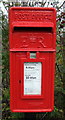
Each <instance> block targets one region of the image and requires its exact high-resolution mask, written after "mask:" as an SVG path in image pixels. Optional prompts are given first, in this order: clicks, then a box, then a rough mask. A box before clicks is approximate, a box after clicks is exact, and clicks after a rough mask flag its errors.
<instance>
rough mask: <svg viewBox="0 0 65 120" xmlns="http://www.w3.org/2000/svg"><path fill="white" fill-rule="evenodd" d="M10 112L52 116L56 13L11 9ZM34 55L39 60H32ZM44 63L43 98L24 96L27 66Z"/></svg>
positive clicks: (20, 8)
mask: <svg viewBox="0 0 65 120" xmlns="http://www.w3.org/2000/svg"><path fill="white" fill-rule="evenodd" d="M9 24H10V32H9V42H10V109H11V111H12V112H51V111H52V110H53V108H54V72H55V52H56V10H55V9H54V8H36V7H35V8H33V7H29V8H28V7H26V8H25V7H12V8H10V11H9ZM31 52H35V53H36V58H34V59H33V58H30V53H31ZM25 62H32V63H33V62H41V63H42V70H41V76H42V77H41V83H42V84H41V95H25V94H24V63H25Z"/></svg>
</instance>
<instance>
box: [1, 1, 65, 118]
mask: <svg viewBox="0 0 65 120" xmlns="http://www.w3.org/2000/svg"><path fill="white" fill-rule="evenodd" d="M63 4H64V3H63ZM63 4H62V5H61V6H58V1H55V0H53V1H52V2H51V1H49V2H48V3H46V1H45V2H44V4H43V3H41V4H40V6H42V7H44V6H45V5H46V6H47V7H48V6H49V5H52V6H53V7H55V8H56V10H57V40H56V41H57V42H56V46H57V48H56V73H55V76H56V78H55V107H54V111H53V112H51V113H47V115H46V116H44V115H45V113H42V114H41V113H37V114H36V116H37V117H36V118H37V120H38V119H41V118H42V119H43V117H42V116H44V118H45V120H52V119H53V120H56V119H57V120H64V119H65V110H64V105H65V104H63V103H64V101H63V100H64V99H65V98H64V97H65V88H64V87H65V83H64V77H63V76H64V74H65V67H64V66H65V65H64V64H65V62H64V56H65V55H64V49H65V42H64V39H65V38H64V36H63V33H64V25H65V21H64V15H65V13H64V12H63V9H62V7H63ZM3 5H4V7H5V9H6V10H7V12H8V9H9V7H12V6H25V5H26V6H27V4H25V3H23V4H22V3H21V2H18V3H14V2H11V3H10V2H3ZM29 6H31V4H29ZM33 6H36V5H33ZM8 28H9V26H8V16H7V15H4V13H2V66H3V68H2V84H3V91H2V93H3V100H2V112H3V120H7V119H14V118H16V119H17V120H18V119H20V118H24V114H23V113H11V111H10V107H9V102H10V96H9V87H10V86H9V40H8V39H9V37H8V31H9V30H8Z"/></svg>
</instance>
